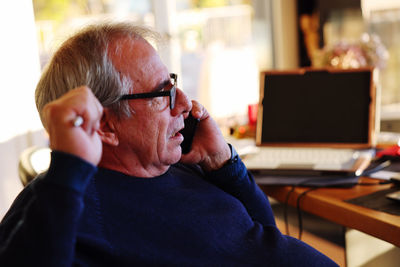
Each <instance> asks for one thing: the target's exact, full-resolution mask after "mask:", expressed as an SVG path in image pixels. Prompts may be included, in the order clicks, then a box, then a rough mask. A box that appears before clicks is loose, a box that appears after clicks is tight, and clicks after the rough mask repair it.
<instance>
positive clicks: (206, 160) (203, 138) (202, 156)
mask: <svg viewBox="0 0 400 267" xmlns="http://www.w3.org/2000/svg"><path fill="white" fill-rule="evenodd" d="M192 104H193V107H192V110H191V116H192V117H193V118H190V116H189V117H188V118H187V120H188V121H187V123H188V125H190V126H189V127H188V128H189V129H191V131H190V130H189V131H188V132H192V133H193V134H192V135H191V137H190V135H189V137H188V139H190V138H192V139H193V140H192V141H193V142H192V145H191V150H190V151H189V152H188V153H187V154H182V158H181V162H183V163H189V164H190V163H191V164H199V165H200V166H201V167H202V168H203V170H205V171H212V170H217V169H219V168H221V167H222V166H223V165H224V164H225V163H226V162H227V161H228V160H229V159H230V156H231V155H230V153H231V152H230V149H229V146H228V144H227V143H226V141H225V139H224V137H223V136H222V133H221V131H220V129H219V127H218V125H217V123H216V122H215V121H214V120H213V118H211V116H210V115H209V113H208V112H207V110H206V109H205V108H204V107H203V106H202V105H201V104H200V103H199V102H197V101H194V100H193V101H192ZM194 120H197V121H198V122H195V121H194ZM193 125H195V126H194V127H193ZM186 127H187V124H186V121H185V128H186ZM189 134H190V133H189ZM184 135H185V134H184ZM184 138H185V139H187V137H186V136H184ZM189 143H190V142H189Z"/></svg>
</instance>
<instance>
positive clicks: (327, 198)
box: [260, 177, 400, 247]
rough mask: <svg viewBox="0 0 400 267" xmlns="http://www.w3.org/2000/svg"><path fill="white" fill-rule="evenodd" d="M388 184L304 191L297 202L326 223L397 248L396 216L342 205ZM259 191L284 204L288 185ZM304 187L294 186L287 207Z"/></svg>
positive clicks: (398, 218)
mask: <svg viewBox="0 0 400 267" xmlns="http://www.w3.org/2000/svg"><path fill="white" fill-rule="evenodd" d="M360 182H363V183H377V182H378V180H376V179H371V178H366V177H362V178H361V179H360ZM390 187H391V185H378V184H377V185H373V186H362V185H358V186H355V187H352V188H318V189H316V190H313V191H310V192H308V193H307V194H306V195H305V196H304V197H303V198H302V200H301V208H302V210H304V211H307V212H309V213H312V214H314V215H317V216H320V217H322V218H324V219H327V220H329V221H332V222H335V223H338V224H341V225H343V226H346V227H349V228H352V229H356V230H359V231H361V232H364V233H366V234H369V235H372V236H374V237H377V238H379V239H382V240H385V241H387V242H389V243H392V244H394V245H395V246H397V247H400V238H399V237H400V216H395V215H391V214H388V213H385V212H380V211H376V210H372V209H368V208H364V207H361V206H357V205H354V204H350V203H347V202H345V201H344V200H349V199H352V198H356V197H360V196H363V195H367V194H370V193H373V192H376V191H380V190H384V189H388V188H390ZM260 188H261V189H262V190H263V191H264V192H265V193H266V194H267V195H268V196H269V197H272V198H274V199H276V200H278V201H279V202H284V201H285V199H286V196H287V194H288V192H289V191H290V190H291V188H292V187H291V186H265V185H260ZM307 189H308V188H307V187H298V188H296V189H295V190H294V191H293V192H292V193H291V194H290V198H289V202H288V203H289V205H291V206H294V207H296V200H297V197H298V196H299V195H300V194H301V193H302V192H304V191H306V190H307Z"/></svg>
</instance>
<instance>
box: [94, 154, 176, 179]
mask: <svg viewBox="0 0 400 267" xmlns="http://www.w3.org/2000/svg"><path fill="white" fill-rule="evenodd" d="M99 167H101V168H106V169H110V170H114V171H118V172H121V173H124V174H127V175H130V176H135V177H142V178H153V177H157V176H160V175H162V174H164V173H165V172H167V171H168V169H169V167H170V165H155V164H146V165H145V164H143V162H142V161H141V160H140V157H138V156H137V155H135V154H133V155H129V156H127V155H122V153H117V152H116V151H115V150H114V151H103V155H102V158H101V161H100V163H99Z"/></svg>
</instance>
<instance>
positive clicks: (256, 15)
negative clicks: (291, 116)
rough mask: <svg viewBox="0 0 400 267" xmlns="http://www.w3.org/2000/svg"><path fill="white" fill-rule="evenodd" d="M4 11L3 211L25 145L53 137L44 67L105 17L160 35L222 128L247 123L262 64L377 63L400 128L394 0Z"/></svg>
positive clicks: (165, 52)
mask: <svg viewBox="0 0 400 267" xmlns="http://www.w3.org/2000/svg"><path fill="white" fill-rule="evenodd" d="M0 12H1V14H0V21H1V23H2V25H3V26H2V27H1V30H0V31H1V33H2V34H1V36H2V42H1V43H0V59H1V60H0V70H1V71H0V77H1V81H2V85H1V93H2V94H1V95H2V97H1V98H0V111H1V113H0V114H1V115H0V124H1V129H2V130H1V131H0V156H1V161H0V218H1V217H2V216H3V215H4V213H5V212H6V210H7V209H8V207H9V205H10V204H11V202H12V200H13V199H14V198H15V196H16V195H17V194H18V192H19V191H20V190H21V189H22V184H21V183H20V181H19V178H18V159H19V156H20V154H21V152H22V151H23V150H25V149H26V148H27V147H31V146H46V145H47V137H46V134H45V132H44V131H43V129H42V126H41V123H40V121H39V117H38V115H37V111H36V108H35V105H34V90H35V86H36V83H37V81H38V79H39V76H40V73H41V70H42V69H43V67H44V66H45V65H46V63H47V62H48V60H49V59H50V58H51V55H52V53H53V51H55V49H57V47H58V46H59V45H60V43H61V42H62V41H63V40H65V39H66V38H67V37H68V36H69V35H70V34H72V33H73V32H74V31H76V30H77V29H80V28H81V27H83V26H84V25H86V24H89V23H93V22H95V21H99V20H110V21H131V22H133V23H137V24H144V25H147V26H149V27H152V28H154V29H156V30H157V31H159V32H160V33H162V35H163V36H164V37H165V40H166V42H165V44H164V45H162V46H160V47H158V49H159V51H160V54H161V57H162V59H163V61H164V62H165V64H166V65H167V66H168V68H169V70H170V71H171V72H175V73H178V77H179V87H180V88H181V89H182V90H183V91H184V92H186V94H188V95H189V97H190V98H193V99H196V100H198V101H200V102H201V103H203V104H204V105H205V106H206V108H207V109H208V110H209V112H210V113H211V114H212V116H214V117H215V118H216V120H217V122H218V123H219V124H220V126H221V128H222V129H223V131H224V133H225V132H226V133H229V132H232V129H235V126H236V125H245V124H246V123H248V121H247V120H248V110H249V107H253V106H254V104H257V103H258V100H259V99H258V95H259V72H260V71H263V70H272V69H294V68H298V67H305V66H316V67H323V66H331V67H337V68H358V67H364V66H371V67H374V68H375V69H376V70H377V72H376V73H377V77H376V81H377V86H378V88H379V99H380V100H379V104H380V105H379V112H378V114H380V115H379V118H380V119H381V124H380V126H381V131H382V132H385V131H392V132H400V126H399V125H400V1H398V0H336V1H324V0H313V1H312V0H214V1H213V0H33V1H29V0H19V1H3V2H2V3H1V11H0ZM288 97H290V96H288Z"/></svg>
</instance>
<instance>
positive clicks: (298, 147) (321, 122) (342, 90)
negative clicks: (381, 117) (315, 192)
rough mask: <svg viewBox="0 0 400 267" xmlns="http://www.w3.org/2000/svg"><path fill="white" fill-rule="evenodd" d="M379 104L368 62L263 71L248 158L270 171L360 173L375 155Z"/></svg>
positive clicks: (253, 164)
mask: <svg viewBox="0 0 400 267" xmlns="http://www.w3.org/2000/svg"><path fill="white" fill-rule="evenodd" d="M375 105H376V103H375V87H374V83H373V71H372V70H371V69H369V68H365V69H352V70H338V69H310V68H305V69H297V70H294V71H270V72H262V73H261V76H260V102H259V107H258V116H257V130H256V147H253V148H252V149H251V151H249V150H248V151H247V153H245V154H246V155H242V158H243V161H244V163H245V165H246V166H247V168H248V169H249V170H250V171H252V172H253V173H260V174H266V175H268V174H271V175H303V176H304V175H316V176H325V175H328V176H329V175H342V176H343V175H345V176H358V175H360V174H362V171H363V170H364V169H365V168H366V167H367V166H368V164H369V163H370V160H371V158H372V157H373V156H374V150H373V149H372V148H373V146H374V134H375V124H376V122H375V109H376V106H375ZM239 153H240V152H239Z"/></svg>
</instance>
